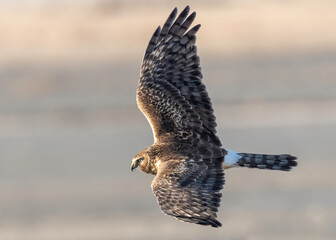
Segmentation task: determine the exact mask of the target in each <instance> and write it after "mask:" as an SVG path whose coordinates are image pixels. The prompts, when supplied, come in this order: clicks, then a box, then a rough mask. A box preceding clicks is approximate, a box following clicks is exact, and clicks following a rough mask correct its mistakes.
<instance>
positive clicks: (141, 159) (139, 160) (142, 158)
mask: <svg viewBox="0 0 336 240" xmlns="http://www.w3.org/2000/svg"><path fill="white" fill-rule="evenodd" d="M143 160H144V157H141V158H138V159H137V160H136V161H137V162H138V163H141V162H142V161H143Z"/></svg>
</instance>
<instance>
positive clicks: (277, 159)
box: [224, 150, 297, 171]
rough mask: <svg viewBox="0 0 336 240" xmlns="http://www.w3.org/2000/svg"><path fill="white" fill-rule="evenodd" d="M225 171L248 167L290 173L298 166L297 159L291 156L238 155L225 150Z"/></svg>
mask: <svg viewBox="0 0 336 240" xmlns="http://www.w3.org/2000/svg"><path fill="white" fill-rule="evenodd" d="M225 151H226V155H225V158H224V169H225V168H230V167H248V168H259V169H270V170H280V171H290V170H292V168H293V167H295V166H297V161H296V157H294V156H292V155H289V154H278V155H270V154H254V153H238V152H234V151H231V150H225Z"/></svg>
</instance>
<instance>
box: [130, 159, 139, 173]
mask: <svg viewBox="0 0 336 240" xmlns="http://www.w3.org/2000/svg"><path fill="white" fill-rule="evenodd" d="M138 165H139V164H138V163H137V161H133V162H132V164H131V171H132V172H133V170H134V169H136V168H137V167H138Z"/></svg>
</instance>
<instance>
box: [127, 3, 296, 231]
mask: <svg viewBox="0 0 336 240" xmlns="http://www.w3.org/2000/svg"><path fill="white" fill-rule="evenodd" d="M189 10H190V9H189V6H187V7H186V8H185V9H184V10H183V11H182V12H181V14H180V15H179V16H178V17H177V18H176V15H177V9H176V8H175V9H174V10H173V11H172V13H171V14H170V15H169V17H168V19H167V21H166V22H165V24H164V25H163V27H162V29H161V27H160V26H159V27H158V28H157V29H156V31H155V32H154V34H153V36H152V38H151V39H150V41H149V44H148V47H147V49H146V52H145V56H144V60H143V64H142V68H141V76H140V81H139V85H138V89H137V104H138V107H139V109H140V110H141V111H142V113H143V114H144V115H145V116H146V118H147V120H148V122H149V123H150V125H151V127H152V131H153V135H154V144H153V145H152V146H150V147H147V148H145V149H144V150H142V151H141V152H139V153H138V154H137V155H136V156H135V157H134V158H133V160H132V165H131V169H132V171H133V170H134V169H135V168H137V167H139V168H140V170H142V171H144V172H146V173H149V174H153V175H155V177H154V180H153V182H152V190H153V192H154V194H155V196H156V197H157V200H158V203H159V205H160V207H161V209H162V211H163V212H164V213H165V214H168V215H171V216H174V217H176V218H177V219H179V220H181V221H185V222H191V223H196V224H202V225H211V226H212V227H220V226H221V223H220V222H219V221H218V220H217V219H216V217H217V215H216V212H217V211H218V207H219V205H220V199H221V196H222V195H221V193H220V190H221V189H222V188H223V185H224V169H228V168H232V167H249V168H259V169H271V170H282V171H289V170H291V169H292V167H295V166H296V165H297V162H296V157H294V156H291V155H288V154H281V155H267V154H250V153H240V152H234V151H231V150H228V149H225V148H223V147H222V144H221V141H220V140H219V138H218V136H217V135H216V122H215V116H214V110H213V108H212V104H211V100H210V98H209V96H208V93H207V91H206V88H205V85H204V84H203V83H202V74H201V68H200V59H199V57H198V55H197V48H196V46H195V41H196V36H195V34H196V32H197V31H198V29H199V28H200V25H199V24H198V25H196V26H194V27H193V28H191V29H190V30H188V29H189V27H190V25H191V24H192V22H193V20H194V19H195V16H196V13H195V12H193V13H191V14H190V15H189ZM188 15H189V16H188ZM175 18H176V20H175Z"/></svg>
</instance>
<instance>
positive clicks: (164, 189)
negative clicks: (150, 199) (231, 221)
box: [152, 158, 224, 227]
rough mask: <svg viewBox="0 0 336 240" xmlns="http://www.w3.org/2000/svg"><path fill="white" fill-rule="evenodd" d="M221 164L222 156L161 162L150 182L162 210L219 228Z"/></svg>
mask: <svg viewBox="0 0 336 240" xmlns="http://www.w3.org/2000/svg"><path fill="white" fill-rule="evenodd" d="M205 161H208V162H205ZM221 166H222V158H218V159H211V160H209V159H208V160H199V161H198V162H195V161H194V160H170V161H167V162H163V163H161V164H160V165H159V169H158V173H157V174H156V176H155V178H154V180H153V182H152V190H153V192H154V194H155V196H156V197H157V200H158V203H159V205H160V207H161V210H162V211H163V212H164V213H165V214H167V215H171V216H174V217H176V218H177V219H179V220H181V221H184V222H191V223H196V224H202V225H211V226H212V227H220V226H221V225H222V224H221V223H220V222H219V221H218V220H216V218H217V215H216V212H217V211H218V207H219V205H220V199H221V196H222V195H221V193H220V190H221V189H222V187H223V184H224V172H223V170H222V167H221Z"/></svg>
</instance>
